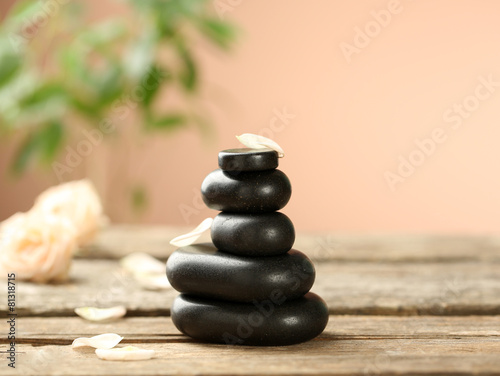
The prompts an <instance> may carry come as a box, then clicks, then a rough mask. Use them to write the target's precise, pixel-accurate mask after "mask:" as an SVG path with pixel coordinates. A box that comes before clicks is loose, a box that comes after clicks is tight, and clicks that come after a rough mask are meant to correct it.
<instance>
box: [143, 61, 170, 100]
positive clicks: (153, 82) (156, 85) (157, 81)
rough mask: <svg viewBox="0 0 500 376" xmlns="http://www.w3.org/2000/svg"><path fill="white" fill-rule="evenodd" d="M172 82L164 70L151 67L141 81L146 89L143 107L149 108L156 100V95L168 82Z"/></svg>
mask: <svg viewBox="0 0 500 376" xmlns="http://www.w3.org/2000/svg"><path fill="white" fill-rule="evenodd" d="M170 80H171V75H170V74H169V73H168V72H167V71H166V70H165V69H164V68H160V67H158V66H156V65H155V66H152V67H150V68H149V69H148V70H147V72H146V73H145V75H144V77H143V78H142V79H141V82H142V83H143V87H144V89H145V94H144V98H143V100H142V101H141V105H142V107H144V108H148V107H149V106H150V105H151V103H152V102H153V100H154V99H155V98H156V95H157V93H158V92H159V91H160V88H161V87H162V85H164V84H165V82H166V81H170Z"/></svg>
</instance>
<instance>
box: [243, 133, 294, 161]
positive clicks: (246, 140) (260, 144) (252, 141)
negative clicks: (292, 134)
mask: <svg viewBox="0 0 500 376" xmlns="http://www.w3.org/2000/svg"><path fill="white" fill-rule="evenodd" d="M236 138H237V139H238V141H239V142H241V143H242V144H243V145H245V146H246V147H249V148H252V149H272V150H274V151H277V152H278V157H280V158H283V157H284V156H285V152H284V151H283V149H282V148H281V146H279V145H278V144H277V143H276V142H275V141H273V140H271V139H269V138H267V137H264V136H259V135H256V134H252V133H243V134H242V135H241V136H236Z"/></svg>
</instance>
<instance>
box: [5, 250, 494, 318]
mask: <svg viewBox="0 0 500 376" xmlns="http://www.w3.org/2000/svg"><path fill="white" fill-rule="evenodd" d="M316 269H317V277H316V282H315V285H314V286H313V289H312V291H314V292H316V293H318V294H319V295H320V296H322V297H323V298H324V299H325V300H326V302H327V303H328V305H329V308H330V312H331V313H333V314H384V315H415V314H431V315H471V314H478V315H485V314H487V315H489V314H500V273H499V272H498V270H499V264H498V263H494V262H490V263H485V262H450V263H447V264H443V263H403V262H400V263H390V262H378V263H364V262H363V263H361V262H342V263H340V262H323V263H318V264H317V265H316ZM70 275H71V280H70V282H69V283H66V284H59V285H58V284H49V285H37V284H32V283H24V282H18V284H17V309H18V313H19V314H20V315H21V316H54V315H55V316H67V315H74V313H73V309H74V308H75V307H81V306H100V307H102V306H112V305H119V304H122V305H125V306H126V307H127V308H128V310H129V315H133V316H142V315H168V314H169V308H170V305H171V302H172V300H173V299H174V298H175V296H176V295H177V292H176V291H174V290H173V289H169V290H164V291H146V290H144V289H142V288H141V287H140V286H139V285H138V284H137V283H136V282H135V281H134V280H133V278H131V277H130V276H129V275H127V274H126V273H125V272H124V271H122V270H121V269H120V267H119V265H118V262H117V261H116V260H82V259H80V260H75V262H74V265H73V267H72V270H71V274H70ZM4 285H5V281H3V282H2V283H0V289H1V290H0V291H6V288H5V287H4ZM6 303H7V301H6V299H1V300H0V309H1V310H2V311H3V312H4V314H5V311H6V309H7V306H6Z"/></svg>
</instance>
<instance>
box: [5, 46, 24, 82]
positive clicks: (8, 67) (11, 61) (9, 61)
mask: <svg viewBox="0 0 500 376" xmlns="http://www.w3.org/2000/svg"><path fill="white" fill-rule="evenodd" d="M8 49H9V46H6V45H2V46H0V86H2V85H4V84H5V83H7V82H9V81H10V80H11V79H12V78H13V77H14V76H15V74H16V73H17V72H18V71H19V69H20V68H21V66H22V59H21V56H19V55H18V54H16V53H15V52H14V51H13V50H12V51H9V50H8Z"/></svg>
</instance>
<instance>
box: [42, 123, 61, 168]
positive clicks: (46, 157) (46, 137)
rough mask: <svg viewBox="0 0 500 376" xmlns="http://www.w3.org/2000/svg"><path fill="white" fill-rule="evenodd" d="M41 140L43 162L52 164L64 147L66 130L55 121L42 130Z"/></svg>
mask: <svg viewBox="0 0 500 376" xmlns="http://www.w3.org/2000/svg"><path fill="white" fill-rule="evenodd" d="M38 137H39V138H40V153H41V157H42V161H43V162H45V163H50V162H51V161H52V160H53V159H54V158H55V156H56V155H57V152H58V151H59V149H60V148H61V146H62V141H63V139H64V128H63V125H62V124H61V122H60V121H58V120H54V121H52V122H51V123H49V124H47V126H46V127H45V128H43V129H42V131H41V133H40V134H39V136H38Z"/></svg>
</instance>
